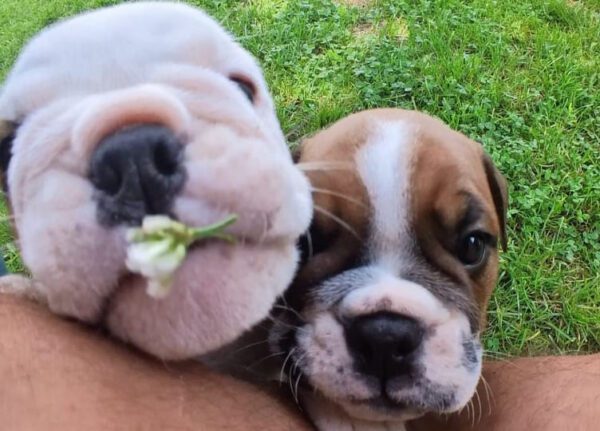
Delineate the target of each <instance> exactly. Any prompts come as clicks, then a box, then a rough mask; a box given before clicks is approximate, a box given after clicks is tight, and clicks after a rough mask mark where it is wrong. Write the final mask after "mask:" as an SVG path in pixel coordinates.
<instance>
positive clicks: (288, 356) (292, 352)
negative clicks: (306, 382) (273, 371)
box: [279, 347, 296, 382]
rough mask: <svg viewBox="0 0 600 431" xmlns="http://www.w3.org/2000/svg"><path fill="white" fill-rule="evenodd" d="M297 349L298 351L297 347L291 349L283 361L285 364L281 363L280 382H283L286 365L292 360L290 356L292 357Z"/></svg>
mask: <svg viewBox="0 0 600 431" xmlns="http://www.w3.org/2000/svg"><path fill="white" fill-rule="evenodd" d="M295 351H296V347H294V348H292V349H291V350H290V351H289V353H288V354H287V356H286V358H285V360H284V361H283V364H282V365H281V371H280V372H279V381H280V382H283V373H284V372H285V365H286V364H287V362H288V361H289V360H290V358H291V357H292V355H293V354H294V352H295ZM282 353H284V352H282ZM288 374H289V373H288Z"/></svg>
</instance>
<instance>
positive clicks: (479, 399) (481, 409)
mask: <svg viewBox="0 0 600 431" xmlns="http://www.w3.org/2000/svg"><path fill="white" fill-rule="evenodd" d="M475 396H476V397H477V406H478V407H479V408H478V410H479V414H478V415H477V423H480V422H481V418H482V415H483V406H482V405H481V397H480V396H479V391H478V390H475ZM473 408H475V404H473ZM473 416H475V415H473ZM473 420H475V418H473Z"/></svg>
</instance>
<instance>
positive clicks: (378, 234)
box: [355, 121, 414, 272]
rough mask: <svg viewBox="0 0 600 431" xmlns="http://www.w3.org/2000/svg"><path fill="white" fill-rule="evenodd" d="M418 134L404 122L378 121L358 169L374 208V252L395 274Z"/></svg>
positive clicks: (407, 227)
mask: <svg viewBox="0 0 600 431" xmlns="http://www.w3.org/2000/svg"><path fill="white" fill-rule="evenodd" d="M413 142H414V131H413V130H412V128H411V126H410V125H408V124H406V123H404V122H400V121H396V122H374V123H373V125H372V131H371V133H370V135H369V139H368V140H367V142H366V144H365V145H364V147H363V148H362V149H361V150H360V151H358V152H357V154H356V156H355V159H356V166H357V169H358V173H359V175H360V177H361V179H362V181H363V183H364V185H365V187H366V188H367V193H368V195H369V200H370V202H371V207H372V208H373V210H374V211H373V216H372V217H373V220H372V224H373V233H372V235H373V238H371V241H372V242H373V243H374V244H376V247H374V250H373V253H375V254H376V257H375V259H376V260H377V262H378V263H379V264H380V265H382V266H385V267H386V268H387V269H388V270H390V271H391V272H397V271H398V270H399V269H400V268H399V266H400V265H401V264H402V257H403V251H404V245H403V244H404V243H405V242H404V240H405V238H407V237H408V235H409V230H410V225H409V219H408V208H409V186H410V174H411V172H410V164H411V158H412V147H413V146H412V143H413Z"/></svg>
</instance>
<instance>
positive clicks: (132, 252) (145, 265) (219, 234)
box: [125, 215, 237, 298]
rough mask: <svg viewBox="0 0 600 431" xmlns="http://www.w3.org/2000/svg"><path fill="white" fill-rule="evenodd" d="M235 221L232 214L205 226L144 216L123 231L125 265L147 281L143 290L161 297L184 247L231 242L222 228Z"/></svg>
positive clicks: (181, 259) (166, 289)
mask: <svg viewBox="0 0 600 431" xmlns="http://www.w3.org/2000/svg"><path fill="white" fill-rule="evenodd" d="M236 220H237V217H236V216H235V215H231V216H228V217H227V218H225V219H224V220H222V221H220V222H217V223H214V224H212V225H208V226H205V227H203V228H192V227H188V226H186V225H184V224H182V223H179V222H177V221H175V220H172V219H171V218H169V217H167V216H162V215H155V216H146V217H145V218H144V220H143V222H142V226H141V227H139V228H134V229H130V230H128V231H127V241H128V242H129V246H128V247H127V260H126V262H125V264H126V266H127V268H128V269H129V270H130V271H131V272H134V273H137V274H140V275H143V276H144V277H146V279H147V280H148V283H147V286H146V292H147V293H148V295H150V296H152V297H154V298H164V297H165V296H166V295H167V294H168V293H169V292H170V290H171V286H172V284H173V274H174V272H175V271H176V270H177V268H179V266H180V265H181V263H182V262H183V260H184V259H185V255H186V253H187V248H188V247H189V246H190V245H191V244H193V243H194V242H196V241H201V240H203V239H209V238H216V239H221V240H224V241H229V242H234V238H233V237H232V236H231V235H229V234H226V233H224V232H223V230H224V229H225V228H226V227H227V226H229V225H231V224H232V223H234V222H235V221H236Z"/></svg>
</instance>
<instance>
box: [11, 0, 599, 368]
mask: <svg viewBox="0 0 600 431" xmlns="http://www.w3.org/2000/svg"><path fill="white" fill-rule="evenodd" d="M111 3H116V2H115V1H101V0H2V2H1V3H0V22H2V26H1V27H0V79H1V78H3V77H4V76H5V74H6V73H7V71H8V69H9V67H10V65H11V64H12V62H13V61H14V59H15V57H16V55H17V53H18V51H19V49H20V47H21V46H22V44H23V43H24V42H25V41H26V40H27V38H29V37H30V36H31V35H32V34H34V33H35V32H36V31H37V30H39V29H41V28H42V27H43V26H45V25H47V24H49V23H52V22H54V21H55V20H57V19H59V18H61V17H63V16H67V15H71V14H73V13H76V12H78V11H81V10H84V9H87V8H92V7H98V6H102V5H107V4H111ZM194 3H195V4H198V5H200V6H203V7H205V8H206V9H207V10H208V11H209V12H210V13H212V14H213V15H214V16H215V17H217V19H218V20H219V21H221V22H222V23H223V24H224V26H225V27H227V28H228V29H229V30H230V31H231V32H232V33H233V34H235V35H236V36H237V37H238V39H239V41H240V42H241V44H242V45H244V46H245V47H246V48H248V49H249V50H250V51H251V52H252V53H254V54H255V55H256V56H257V57H258V59H259V60H260V62H261V63H262V65H263V67H264V69H265V73H266V76H267V80H268V82H269V85H270V87H271V90H272V92H273V94H274V96H275V100H276V104H277V111H278V115H279V118H280V120H281V123H282V126H283V129H284V131H285V132H286V134H287V137H288V139H289V141H290V143H291V144H293V143H295V142H297V141H298V140H300V139H301V138H302V136H304V135H306V134H309V133H312V132H314V131H316V130H318V129H319V128H321V127H323V126H325V125H327V124H329V123H331V122H332V121H334V120H336V119H338V118H340V117H342V116H344V115H346V114H349V113H351V112H355V111H358V110H360V109H364V108H371V107H383V106H396V107H403V108H414V109H419V110H422V111H426V112H428V113H430V114H433V115H435V116H438V117H440V118H441V119H443V120H444V121H446V122H448V123H449V124H450V125H451V126H452V127H454V128H456V129H458V130H460V131H462V132H464V133H466V134H467V135H469V136H471V137H472V138H474V139H477V140H479V141H480V142H481V143H483V145H484V146H485V148H486V149H487V151H488V152H489V153H490V154H491V155H492V157H493V159H494V160H495V161H496V162H497V164H498V166H499V167H500V169H501V170H502V171H503V172H504V173H505V175H506V176H507V178H508V179H509V182H510V193H511V206H510V212H509V249H508V251H507V252H506V253H504V254H503V255H502V262H501V264H502V269H501V276H500V282H499V285H498V287H497V290H496V293H495V295H494V297H493V300H492V302H491V304H490V313H489V321H490V327H489V330H488V332H487V335H486V337H485V344H486V348H487V349H488V351H490V352H491V355H493V356H502V357H504V356H505V355H506V354H511V355H514V354H534V353H540V352H560V353H563V352H575V351H600V81H599V71H600V2H599V1H598V0H585V1H572V0H537V1H521V2H520V1H515V0H495V1H489V0H471V1H464V0H421V1H419V0H381V1H375V0H373V1H369V0H337V1H332V0H311V1H298V0H274V1H268V0H248V1H241V0H221V1H210V0H206V1H196V2H194ZM0 235H1V238H0V239H1V241H2V243H6V245H5V246H4V256H5V258H6V259H7V261H8V263H9V266H10V267H11V268H12V269H13V270H20V269H21V266H20V263H19V260H18V256H16V253H15V250H14V247H13V246H12V245H11V244H12V243H11V242H10V236H9V232H8V227H7V226H4V227H3V229H2V231H1V232H0Z"/></svg>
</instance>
